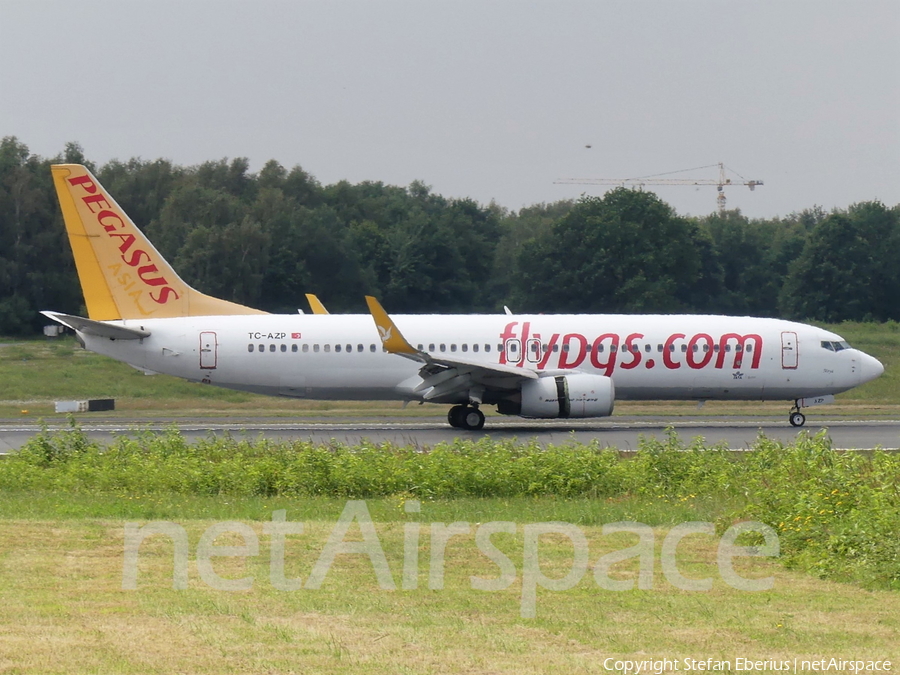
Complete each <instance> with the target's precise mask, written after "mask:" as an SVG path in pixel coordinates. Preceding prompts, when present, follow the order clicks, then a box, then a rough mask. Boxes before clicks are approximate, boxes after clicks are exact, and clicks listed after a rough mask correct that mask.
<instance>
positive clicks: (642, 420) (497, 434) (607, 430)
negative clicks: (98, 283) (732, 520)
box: [0, 416, 900, 453]
mask: <svg viewBox="0 0 900 675" xmlns="http://www.w3.org/2000/svg"><path fill="white" fill-rule="evenodd" d="M78 422H79V424H80V426H81V428H82V429H83V430H84V431H85V433H87V434H88V436H90V437H91V438H92V439H95V440H98V441H101V442H105V443H109V442H110V441H112V440H114V439H115V438H116V437H117V436H123V435H125V436H128V435H134V434H135V433H138V432H141V431H143V432H147V431H150V432H154V433H162V432H165V431H166V430H167V429H171V428H172V427H173V426H176V427H177V428H178V429H179V430H180V431H181V433H182V434H183V435H184V436H185V438H187V439H188V440H190V441H193V440H197V439H200V438H206V437H209V436H224V435H231V436H233V437H235V438H243V439H250V440H252V439H257V438H267V439H270V440H275V441H286V440H303V441H312V442H315V443H342V444H354V445H355V444H358V443H360V442H361V441H369V442H374V443H392V444H396V445H413V446H415V447H419V448H423V449H424V448H428V447H432V446H434V445H436V444H438V443H443V442H452V441H454V440H455V439H457V438H469V439H479V438H484V437H490V438H492V439H496V440H509V439H517V440H518V441H520V442H537V443H539V444H541V445H544V446H546V445H562V444H566V443H597V444H598V445H599V446H600V447H614V448H618V449H620V450H624V451H632V450H637V448H638V446H639V443H640V440H641V438H658V439H661V438H664V437H665V436H666V435H667V433H669V432H668V429H669V428H674V429H675V431H676V432H677V433H678V435H679V436H680V438H681V439H682V440H684V441H686V442H689V441H691V440H692V439H695V438H698V437H699V438H702V439H703V440H704V442H705V443H706V444H718V443H721V444H724V445H725V446H727V447H728V448H730V449H732V450H747V449H749V448H750V447H751V446H752V444H753V442H754V441H755V440H756V439H757V437H758V436H759V435H760V434H764V435H765V436H766V437H768V438H770V439H773V440H779V441H785V442H788V441H792V440H795V439H796V438H797V437H798V435H801V434H807V433H808V434H817V433H819V432H821V431H824V432H825V433H826V434H827V435H828V436H829V437H830V438H831V440H832V444H833V446H834V447H835V448H845V449H872V448H876V447H881V448H885V449H896V448H898V447H900V420H825V419H823V420H813V419H809V420H808V421H807V424H806V426H805V427H803V428H802V429H797V428H794V427H791V426H790V425H789V424H788V422H787V421H786V420H778V419H774V418H772V419H761V418H750V417H719V416H716V417H701V416H697V417H677V418H662V417H639V416H621V417H619V416H617V417H611V418H605V419H600V420H522V419H518V418H503V417H488V419H487V423H486V424H485V427H484V429H483V430H481V431H477V432H467V431H459V430H456V429H452V428H451V427H450V426H449V425H448V424H447V422H446V420H445V419H444V418H442V417H427V418H421V417H418V418H412V417H381V418H377V419H371V418H366V419H361V418H336V417H328V418H324V417H323V418H304V419H301V420H298V419H297V418H294V419H285V418H237V417H235V418H221V417H218V418H213V417H209V418H193V419H153V420H141V419H113V418H106V419H103V418H98V417H93V416H91V417H84V418H79V419H78ZM48 427H49V429H50V430H54V429H64V428H66V427H67V424H66V422H65V421H63V420H53V421H48ZM40 429H41V427H40V425H39V424H38V423H37V422H33V421H25V420H0V453H10V452H15V450H17V449H18V448H20V447H22V445H24V444H25V443H26V442H27V441H28V439H29V438H31V437H33V436H34V435H36V434H37V433H38V432H39V431H40Z"/></svg>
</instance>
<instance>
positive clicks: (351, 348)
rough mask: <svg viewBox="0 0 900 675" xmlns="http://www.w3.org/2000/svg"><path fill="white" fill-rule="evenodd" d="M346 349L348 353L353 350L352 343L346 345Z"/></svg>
mask: <svg viewBox="0 0 900 675" xmlns="http://www.w3.org/2000/svg"><path fill="white" fill-rule="evenodd" d="M346 349H347V353H348V354H349V353H351V352H352V351H353V345H347V347H346Z"/></svg>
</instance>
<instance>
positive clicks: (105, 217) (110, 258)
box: [51, 164, 265, 321]
mask: <svg viewBox="0 0 900 675" xmlns="http://www.w3.org/2000/svg"><path fill="white" fill-rule="evenodd" d="M51 170H52V172H53V183H54V184H55V185H56V193H57V195H58V197H59V204H60V207H61V208H62V213H63V219H64V220H65V223H66V231H67V232H68V233H69V242H70V243H71V245H72V252H73V253H74V254H75V266H76V267H77V268H78V278H79V279H80V280H81V289H82V291H83V292H84V301H85V304H86V305H87V310H88V316H89V317H90V318H91V319H94V320H96V321H111V320H116V319H142V318H151V317H152V318H167V317H176V316H221V315H227V314H265V312H262V311H260V310H258V309H253V308H251V307H245V306H244V305H238V304H236V303H234V302H229V301H227V300H220V299H218V298H213V297H211V296H208V295H204V294H203V293H200V292H199V291H196V290H194V289H193V288H191V287H190V286H188V285H187V284H186V283H185V282H184V281H182V279H181V277H179V276H178V275H177V274H176V273H175V270H173V269H172V266H171V265H169V263H168V262H166V261H165V259H164V258H163V257H162V256H161V255H160V254H159V252H158V251H157V250H156V249H155V248H154V247H153V244H151V243H150V241H149V240H148V239H147V237H145V236H144V233H143V232H141V231H140V230H139V229H138V228H137V226H135V224H134V223H133V222H132V221H131V218H129V217H128V215H127V214H126V213H125V212H124V211H123V210H122V208H121V207H120V206H119V205H118V204H116V202H115V200H114V199H113V198H112V197H110V196H109V193H108V192H107V191H106V190H105V189H104V188H103V186H102V185H100V183H99V182H98V181H97V179H96V178H94V176H93V175H91V172H90V171H88V170H87V169H86V168H85V167H83V166H81V165H80V164H55V165H53V166H52V167H51Z"/></svg>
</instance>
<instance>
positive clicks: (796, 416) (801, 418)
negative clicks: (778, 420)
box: [788, 401, 806, 427]
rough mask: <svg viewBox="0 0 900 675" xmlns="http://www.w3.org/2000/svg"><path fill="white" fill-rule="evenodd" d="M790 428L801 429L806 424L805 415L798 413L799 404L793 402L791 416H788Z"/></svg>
mask: <svg viewBox="0 0 900 675" xmlns="http://www.w3.org/2000/svg"><path fill="white" fill-rule="evenodd" d="M788 421H790V423H791V426H792V427H802V426H803V425H804V424H806V415H804V414H803V413H802V412H800V404H799V402H797V401H794V407H793V408H791V414H790V415H789V416H788Z"/></svg>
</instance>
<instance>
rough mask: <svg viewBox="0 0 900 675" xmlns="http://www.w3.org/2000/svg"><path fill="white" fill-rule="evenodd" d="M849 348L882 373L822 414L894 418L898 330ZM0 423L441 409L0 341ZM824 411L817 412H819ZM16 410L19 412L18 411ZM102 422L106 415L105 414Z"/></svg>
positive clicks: (631, 411) (675, 411)
mask: <svg viewBox="0 0 900 675" xmlns="http://www.w3.org/2000/svg"><path fill="white" fill-rule="evenodd" d="M825 327H827V328H829V329H831V330H833V331H835V332H836V333H838V334H840V335H842V336H843V337H844V338H846V339H847V340H849V341H850V343H851V344H853V345H854V346H857V347H859V348H860V349H862V350H863V351H865V352H867V353H869V354H872V355H873V356H875V357H877V358H878V359H879V360H881V362H882V363H883V364H884V365H885V374H884V375H883V376H882V377H880V378H879V379H877V380H875V381H874V382H870V383H868V384H866V385H864V386H862V387H858V388H856V389H853V390H851V391H849V392H847V393H845V394H840V395H839V396H838V397H837V403H836V404H835V405H833V406H829V407H828V408H827V411H828V413H827V414H829V415H835V416H858V415H867V416H872V417H879V416H882V417H897V416H898V415H900V368H898V367H897V366H898V365H900V324H897V323H894V322H892V323H887V324H857V323H844V324H840V325H836V326H825ZM0 382H2V383H3V386H2V391H0V417H21V416H29V417H32V418H33V417H40V416H47V415H52V414H53V402H54V401H58V400H73V399H74V400H82V399H88V398H115V399H116V408H117V414H118V415H120V416H126V417H127V416H129V415H134V414H141V415H145V414H159V415H164V416H167V417H179V416H192V415H198V414H203V415H231V414H248V415H249V414H263V415H267V416H322V417H328V416H358V417H377V416H380V415H385V414H390V415H399V416H410V417H420V416H436V417H443V416H444V415H445V414H446V412H445V406H431V405H425V406H408V407H407V408H405V409H403V408H401V404H400V403H399V402H398V403H385V402H378V403H370V402H327V401H302V400H293V399H283V398H275V397H267V396H258V395H254V394H247V393H243V392H236V391H228V390H225V389H218V388H215V387H207V386H204V385H200V384H192V383H189V382H185V381H183V380H180V379H178V378H173V377H168V376H165V375H153V376H147V375H144V374H143V373H142V372H140V371H137V370H135V369H134V368H131V367H130V366H128V365H126V364H123V363H118V362H116V361H113V360H112V359H108V358H106V357H103V356H98V355H96V354H93V353H91V352H86V351H85V350H83V349H81V348H80V347H79V346H78V345H77V344H76V343H75V341H74V340H73V339H72V338H54V339H44V338H42V339H39V340H29V341H3V340H0ZM784 410H785V408H784V403H783V402H774V403H754V402H749V403H727V402H719V401H711V402H709V403H707V404H706V406H705V407H704V410H703V414H704V415H733V414H741V415H776V416H778V417H781V416H783V414H784ZM823 410H825V409H823ZM23 411H27V412H26V413H23ZM615 414H616V415H669V416H682V415H692V414H696V404H695V403H690V402H680V403H678V402H647V403H644V402H640V403H639V402H628V401H622V402H617V403H616V413H615ZM104 416H108V413H105V414H104Z"/></svg>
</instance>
